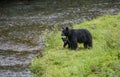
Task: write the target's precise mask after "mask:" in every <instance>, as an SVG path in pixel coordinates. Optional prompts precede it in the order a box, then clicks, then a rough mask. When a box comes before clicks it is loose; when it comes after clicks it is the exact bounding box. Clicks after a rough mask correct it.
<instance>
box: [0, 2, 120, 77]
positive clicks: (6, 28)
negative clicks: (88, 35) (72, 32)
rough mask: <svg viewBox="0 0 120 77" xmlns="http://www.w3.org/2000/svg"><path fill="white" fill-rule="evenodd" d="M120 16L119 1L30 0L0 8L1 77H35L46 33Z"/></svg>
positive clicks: (0, 6)
mask: <svg viewBox="0 0 120 77" xmlns="http://www.w3.org/2000/svg"><path fill="white" fill-rule="evenodd" d="M118 12H120V0H30V1H29V2H28V3H26V2H24V1H22V2H11V3H6V4H2V5H0V77H32V74H31V72H30V71H29V69H28V66H29V65H30V62H31V60H32V59H33V58H34V57H35V56H38V55H41V54H42V52H43V50H42V49H43V48H44V40H43V39H40V36H42V33H43V32H44V31H45V29H51V28H52V27H53V25H55V24H58V26H64V25H67V26H69V25H70V24H76V23H81V22H83V21H86V20H91V19H94V18H96V17H98V16H102V15H104V14H111V15H114V14H117V13H118Z"/></svg>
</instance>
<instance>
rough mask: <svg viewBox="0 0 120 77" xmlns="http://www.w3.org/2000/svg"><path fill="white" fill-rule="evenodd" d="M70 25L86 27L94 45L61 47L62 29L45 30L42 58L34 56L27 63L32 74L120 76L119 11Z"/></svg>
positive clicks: (36, 75)
mask: <svg viewBox="0 0 120 77" xmlns="http://www.w3.org/2000/svg"><path fill="white" fill-rule="evenodd" d="M73 28H75V29H78V28H86V29H88V30H89V31H90V32H91V33H92V36H93V48H92V49H84V48H83V45H82V44H79V49H78V50H70V49H67V48H63V42H62V40H61V31H59V30H57V29H55V30H56V31H53V32H51V33H45V35H47V37H46V39H47V41H46V43H45V45H46V47H45V50H44V51H45V52H44V54H43V57H37V58H35V59H34V60H33V61H32V64H31V66H30V70H31V71H32V73H33V74H34V76H35V77H120V14H118V15H114V16H111V15H104V16H102V17H99V18H97V19H94V20H92V21H85V22H83V23H81V24H76V25H74V26H73ZM48 34H49V36H48ZM44 37H45V36H44Z"/></svg>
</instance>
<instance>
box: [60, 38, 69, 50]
mask: <svg viewBox="0 0 120 77" xmlns="http://www.w3.org/2000/svg"><path fill="white" fill-rule="evenodd" d="M62 40H63V42H64V45H63V47H64V48H65V47H66V45H68V48H70V42H69V40H68V38H67V37H66V38H62Z"/></svg>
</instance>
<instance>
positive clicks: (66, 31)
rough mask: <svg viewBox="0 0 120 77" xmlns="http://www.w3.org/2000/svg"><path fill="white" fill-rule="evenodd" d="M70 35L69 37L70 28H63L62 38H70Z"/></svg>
mask: <svg viewBox="0 0 120 77" xmlns="http://www.w3.org/2000/svg"><path fill="white" fill-rule="evenodd" d="M68 35H69V28H68V27H66V28H62V34H61V36H68Z"/></svg>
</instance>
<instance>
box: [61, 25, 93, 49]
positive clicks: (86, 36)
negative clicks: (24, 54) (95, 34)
mask: <svg viewBox="0 0 120 77" xmlns="http://www.w3.org/2000/svg"><path fill="white" fill-rule="evenodd" d="M62 36H66V37H67V38H68V40H69V43H70V48H71V49H76V48H77V43H84V48H91V47H92V35H91V33H90V32H89V31H88V30H87V29H69V28H68V27H66V28H63V30H62Z"/></svg>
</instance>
